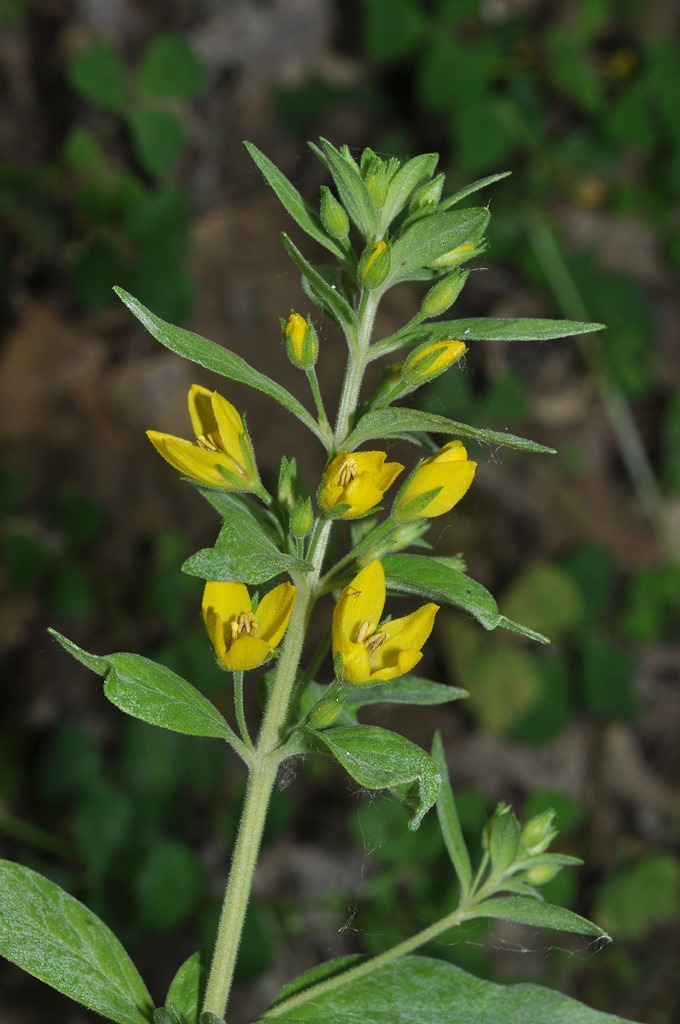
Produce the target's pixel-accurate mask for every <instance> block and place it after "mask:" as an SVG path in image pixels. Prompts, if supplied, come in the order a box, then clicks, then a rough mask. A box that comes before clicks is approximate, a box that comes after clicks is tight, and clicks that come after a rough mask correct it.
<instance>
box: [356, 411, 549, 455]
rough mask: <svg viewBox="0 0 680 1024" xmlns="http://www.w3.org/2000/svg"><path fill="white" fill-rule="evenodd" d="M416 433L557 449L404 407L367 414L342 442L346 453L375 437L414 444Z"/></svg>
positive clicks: (527, 448)
mask: <svg viewBox="0 0 680 1024" xmlns="http://www.w3.org/2000/svg"><path fill="white" fill-rule="evenodd" d="M417 431H427V432H428V433H434V434H456V435H458V436H459V437H469V438H471V439H472V440H475V441H479V442H480V443H484V444H491V445H499V444H501V445H506V446H507V447H508V448H519V449H521V450H522V451H527V452H538V453H539V454H542V455H554V454H555V449H554V448H547V447H546V446H545V445H542V444H537V443H536V441H528V440H526V438H523V437H516V436H515V435H514V434H505V433H501V432H500V431H498V430H483V429H479V428H477V427H471V426H469V425H468V424H467V423H458V422H457V421H456V420H450V419H448V417H446V416H438V415H436V414H435V413H432V412H421V411H420V409H406V408H404V407H402V406H392V407H391V408H389V409H374V410H373V412H367V413H366V415H365V416H362V417H361V419H360V420H359V422H358V424H357V425H356V427H355V428H354V430H353V431H352V433H351V434H350V435H349V437H348V438H346V440H345V441H344V442H343V449H344V450H345V451H348V452H352V451H354V449H355V448H358V447H359V445H360V444H364V443H365V442H366V441H370V440H372V439H373V438H376V437H379V438H384V437H400V438H403V439H404V440H407V441H408V440H412V438H411V437H409V434H412V433H414V432H417Z"/></svg>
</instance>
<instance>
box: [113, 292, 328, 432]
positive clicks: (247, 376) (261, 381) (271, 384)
mask: <svg viewBox="0 0 680 1024" xmlns="http://www.w3.org/2000/svg"><path fill="white" fill-rule="evenodd" d="M114 291H115V293H116V295H117V296H118V298H119V299H121V301H122V302H124V303H125V305H126V306H127V307H128V309H129V310H130V312H131V313H133V314H134V316H136V317H137V319H138V320H139V322H140V323H141V324H142V326H143V327H145V328H146V329H147V331H148V332H149V334H151V335H152V336H153V337H154V338H155V339H156V341H159V342H160V343H161V345H165V347H166V348H169V349H170V351H171V352H175V353H176V354H177V355H178V356H182V358H183V359H189V360H190V361H191V362H192V363H197V364H198V365H199V366H204V367H205V369H206V370H212V371H213V373H219V374H221V375H222V376H223V377H228V378H229V379H230V380H235V381H237V382H238V383H239V384H246V385H247V386H248V387H251V388H256V390H258V391H262V392H263V393H264V394H265V395H269V397H270V398H273V399H275V401H277V402H279V403H280V404H281V405H282V406H284V408H286V409H287V410H288V412H291V413H292V414H293V415H294V416H297V418H298V419H299V420H301V421H302V422H303V423H304V424H305V426H306V427H308V428H309V429H310V430H311V431H312V433H313V434H314V435H315V436H316V437H319V438H320V437H321V435H320V432H319V428H318V425H317V423H316V421H315V420H314V419H313V418H312V416H311V415H310V414H309V413H308V412H307V410H306V409H305V407H304V405H302V404H301V403H300V402H298V400H297V398H293V396H292V395H291V394H290V393H289V392H288V391H286V389H285V388H284V387H281V385H280V384H278V383H277V382H276V381H274V380H272V379H271V377H267V376H266V375H265V374H264V373H260V372H259V371H258V370H254V369H253V367H252V366H251V365H250V363H247V362H246V361H245V359H242V358H241V356H237V355H236V353H235V352H230V351H229V349H226V348H223V347H222V346H221V345H216V344H215V342H214V341H208V339H207V338H202V337H201V336H200V334H194V333H193V331H187V330H185V329H184V328H183V327H175V326H174V324H169V323H167V322H166V321H165V320H161V318H160V317H158V316H155V314H154V313H152V312H151V310H149V309H147V308H146V306H143V305H142V303H141V302H139V300H138V299H136V298H135V297H134V296H133V295H130V294H129V293H128V292H126V291H125V290H124V289H123V288H114Z"/></svg>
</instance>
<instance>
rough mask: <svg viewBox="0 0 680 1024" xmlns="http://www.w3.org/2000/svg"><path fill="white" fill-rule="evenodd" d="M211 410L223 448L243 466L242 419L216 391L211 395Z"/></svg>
mask: <svg viewBox="0 0 680 1024" xmlns="http://www.w3.org/2000/svg"><path fill="white" fill-rule="evenodd" d="M212 411H213V414H214V417H215V421H216V423H217V431H218V433H219V435H220V440H221V441H222V445H223V447H224V450H225V451H226V452H227V453H228V454H229V455H231V457H232V459H233V460H234V462H236V463H238V465H239V467H242V468H245V467H243V453H242V451H241V435H242V434H244V433H245V427H244V426H243V420H242V419H241V417H240V416H239V414H238V412H237V411H236V409H235V408H234V406H233V405H232V404H231V402H228V401H227V400H226V398H223V397H222V395H220V394H219V393H218V392H217V391H215V392H213V395H212Z"/></svg>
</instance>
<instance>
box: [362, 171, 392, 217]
mask: <svg viewBox="0 0 680 1024" xmlns="http://www.w3.org/2000/svg"><path fill="white" fill-rule="evenodd" d="M365 184H366V188H367V189H368V194H369V196H370V197H371V199H372V200H373V203H374V204H375V208H376V210H380V209H382V207H383V206H384V205H385V200H386V199H387V189H388V187H389V180H388V178H387V168H386V167H385V165H384V164H383V163H382V161H380V165H379V166H374V167H372V168H371V170H370V171H369V172H368V174H367V175H366V178H365Z"/></svg>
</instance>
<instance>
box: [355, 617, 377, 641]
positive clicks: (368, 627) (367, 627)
mask: <svg viewBox="0 0 680 1024" xmlns="http://www.w3.org/2000/svg"><path fill="white" fill-rule="evenodd" d="M376 626H377V622H362V623H361V625H360V626H359V632H358V634H357V643H358V644H363V643H364V641H365V640H367V639H368V638H369V636H372V635H373V633H375V627H376Z"/></svg>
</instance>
